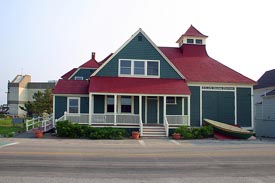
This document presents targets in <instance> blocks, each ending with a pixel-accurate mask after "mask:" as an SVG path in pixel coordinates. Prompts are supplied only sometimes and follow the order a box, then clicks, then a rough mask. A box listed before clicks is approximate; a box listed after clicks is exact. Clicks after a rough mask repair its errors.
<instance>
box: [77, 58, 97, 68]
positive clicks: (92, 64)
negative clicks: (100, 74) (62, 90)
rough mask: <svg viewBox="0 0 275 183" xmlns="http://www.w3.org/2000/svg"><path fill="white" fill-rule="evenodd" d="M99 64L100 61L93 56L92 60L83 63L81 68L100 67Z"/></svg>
mask: <svg viewBox="0 0 275 183" xmlns="http://www.w3.org/2000/svg"><path fill="white" fill-rule="evenodd" d="M99 66H100V65H99V63H98V62H97V61H96V60H95V59H93V58H91V59H90V60H88V61H87V62H85V63H84V64H82V65H81V66H80V68H99Z"/></svg>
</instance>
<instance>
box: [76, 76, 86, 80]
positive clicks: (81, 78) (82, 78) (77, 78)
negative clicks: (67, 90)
mask: <svg viewBox="0 0 275 183" xmlns="http://www.w3.org/2000/svg"><path fill="white" fill-rule="evenodd" d="M74 80H84V77H83V76H75V77H74Z"/></svg>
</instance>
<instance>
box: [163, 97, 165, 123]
mask: <svg viewBox="0 0 275 183" xmlns="http://www.w3.org/2000/svg"><path fill="white" fill-rule="evenodd" d="M164 118H166V96H164V97H163V124H164V121H165V119H164Z"/></svg>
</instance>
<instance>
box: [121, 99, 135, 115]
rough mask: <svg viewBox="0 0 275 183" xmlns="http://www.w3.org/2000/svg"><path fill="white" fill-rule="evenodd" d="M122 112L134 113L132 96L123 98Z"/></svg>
mask: <svg viewBox="0 0 275 183" xmlns="http://www.w3.org/2000/svg"><path fill="white" fill-rule="evenodd" d="M121 112H122V113H132V98H131V97H130V96H122V97H121Z"/></svg>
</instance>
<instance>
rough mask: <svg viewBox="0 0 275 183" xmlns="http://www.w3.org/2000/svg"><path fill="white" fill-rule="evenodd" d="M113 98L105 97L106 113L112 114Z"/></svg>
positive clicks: (113, 107)
mask: <svg viewBox="0 0 275 183" xmlns="http://www.w3.org/2000/svg"><path fill="white" fill-rule="evenodd" d="M114 109H115V106H114V96H107V112H114V111H115V110H114Z"/></svg>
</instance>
